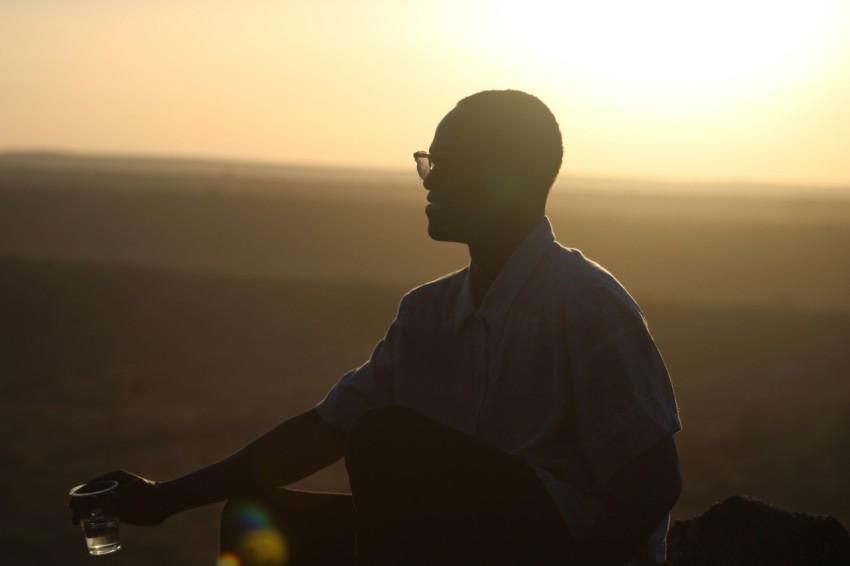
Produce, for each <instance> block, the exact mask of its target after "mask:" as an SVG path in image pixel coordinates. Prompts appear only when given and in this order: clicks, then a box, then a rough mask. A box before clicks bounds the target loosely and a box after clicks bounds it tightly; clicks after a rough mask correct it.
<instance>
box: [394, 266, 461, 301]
mask: <svg viewBox="0 0 850 566" xmlns="http://www.w3.org/2000/svg"><path fill="white" fill-rule="evenodd" d="M468 269H469V268H468V267H464V268H463V269H459V270H458V271H455V272H453V273H449V274H448V275H444V276H442V277H440V278H438V279H435V280H433V281H429V282H428V283H424V284H422V285H420V286H418V287H414V288H413V289H411V290H410V291H408V292H407V293H406V294H405V295H404V297H402V299H401V308H402V309H417V308H427V309H436V308H438V307H439V306H440V305H445V306H454V304H455V302H456V301H457V297H458V294H459V293H460V291H461V289H462V288H463V283H464V281H465V280H466V273H467V270H468Z"/></svg>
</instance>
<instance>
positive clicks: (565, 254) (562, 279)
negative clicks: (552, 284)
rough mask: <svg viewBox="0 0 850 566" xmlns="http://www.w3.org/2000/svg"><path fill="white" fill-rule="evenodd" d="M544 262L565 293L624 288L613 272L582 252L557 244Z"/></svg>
mask: <svg viewBox="0 0 850 566" xmlns="http://www.w3.org/2000/svg"><path fill="white" fill-rule="evenodd" d="M544 261H545V266H544V268H545V269H546V271H547V272H548V273H549V274H550V275H551V276H552V277H553V278H554V279H555V281H556V282H557V283H558V285H559V286H560V287H561V288H562V290H564V291H567V292H572V291H576V290H579V289H582V288H585V287H595V286H604V287H611V286H613V287H622V285H621V284H620V282H619V281H617V279H616V278H615V277H614V276H613V275H612V274H611V272H609V271H608V270H607V269H605V268H604V267H602V266H601V265H599V264H598V263H596V262H595V261H593V260H591V259H588V258H587V257H586V256H585V255H584V254H583V253H582V252H581V250H578V249H575V248H567V247H564V246H562V245H561V244H559V243H557V242H555V244H554V245H553V246H552V249H551V250H550V252H549V253H547V254H546V256H545V259H544Z"/></svg>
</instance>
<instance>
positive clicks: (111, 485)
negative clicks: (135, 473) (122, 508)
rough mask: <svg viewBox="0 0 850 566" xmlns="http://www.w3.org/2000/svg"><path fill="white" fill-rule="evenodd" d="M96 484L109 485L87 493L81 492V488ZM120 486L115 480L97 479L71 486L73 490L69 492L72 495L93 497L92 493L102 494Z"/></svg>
mask: <svg viewBox="0 0 850 566" xmlns="http://www.w3.org/2000/svg"><path fill="white" fill-rule="evenodd" d="M96 484H107V485H108V487H104V488H103V489H98V490H96V491H87V492H85V493H80V491H81V490H83V489H85V488H86V487H88V486H94V485H96ZM116 487H118V482H117V481H115V480H97V481H90V482H86V483H83V484H80V485H78V486H77V487H74V488H71V491H70V492H68V494H69V495H70V496H71V497H91V496H92V495H102V494H104V493H108V492H110V491H112V490H113V489H115V488H116Z"/></svg>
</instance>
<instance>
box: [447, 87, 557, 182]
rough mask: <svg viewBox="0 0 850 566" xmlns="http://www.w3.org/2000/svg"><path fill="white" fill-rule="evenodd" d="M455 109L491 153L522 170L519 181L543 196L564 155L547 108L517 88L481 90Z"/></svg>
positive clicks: (535, 98)
mask: <svg viewBox="0 0 850 566" xmlns="http://www.w3.org/2000/svg"><path fill="white" fill-rule="evenodd" d="M457 109H458V110H461V111H462V112H463V114H464V116H465V117H466V118H467V119H469V120H471V125H472V126H473V127H474V128H475V129H476V130H478V131H479V132H480V135H481V136H482V139H483V140H486V145H487V147H488V149H490V150H491V151H492V152H493V154H494V156H495V157H496V158H497V159H502V160H505V161H506V164H507V165H508V166H513V167H514V168H515V169H517V170H521V171H523V172H524V173H523V178H522V181H523V182H525V183H527V184H528V185H529V188H530V189H532V190H534V191H540V192H541V193H542V194H541V196H542V197H543V198H545V197H546V195H547V194H548V192H549V189H550V188H551V186H552V183H553V182H554V181H555V177H557V175H558V171H559V170H560V168H561V160H562V159H563V155H564V147H563V142H562V140H561V130H560V128H559V127H558V121H557V120H556V119H555V116H554V114H552V112H551V111H550V110H549V108H548V107H547V106H546V105H545V104H543V102H542V101H541V100H540V99H539V98H537V97H536V96H533V95H531V94H528V93H526V92H522V91H519V90H485V91H481V92H477V93H475V94H473V95H470V96H467V97H466V98H464V99H462V100H461V101H460V102H458V103H457Z"/></svg>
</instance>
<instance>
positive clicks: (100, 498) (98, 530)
mask: <svg viewBox="0 0 850 566" xmlns="http://www.w3.org/2000/svg"><path fill="white" fill-rule="evenodd" d="M116 487H118V482H116V481H93V482H89V483H85V484H83V485H78V486H77V487H75V488H74V489H72V490H71V498H72V500H73V505H74V509H75V510H76V512H77V514H78V516H79V518H80V526H81V527H82V528H83V534H84V535H85V536H86V546H87V547H88V549H89V554H93V555H95V556H99V555H101V554H111V553H113V552H116V551H118V550H120V549H121V538H120V536H119V532H118V504H117V502H116V499H115V488H116Z"/></svg>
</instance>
